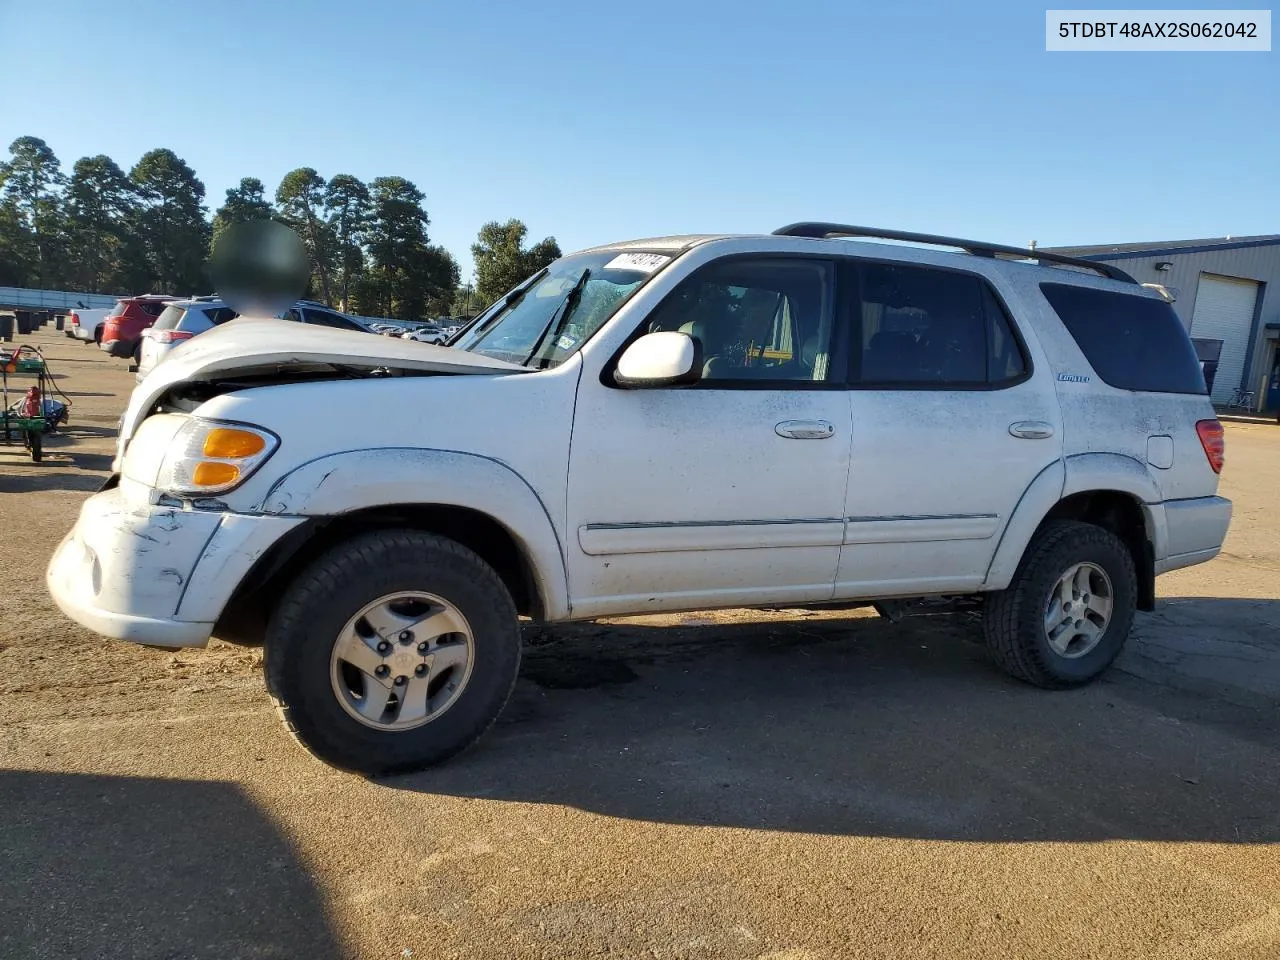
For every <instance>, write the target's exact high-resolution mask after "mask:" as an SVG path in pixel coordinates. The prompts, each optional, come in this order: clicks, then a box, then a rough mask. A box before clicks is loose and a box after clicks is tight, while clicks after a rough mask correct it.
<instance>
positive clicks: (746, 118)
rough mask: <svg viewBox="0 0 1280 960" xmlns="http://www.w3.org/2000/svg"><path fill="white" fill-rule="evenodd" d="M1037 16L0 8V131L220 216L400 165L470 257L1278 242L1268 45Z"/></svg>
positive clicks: (758, 6)
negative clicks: (1062, 25)
mask: <svg viewBox="0 0 1280 960" xmlns="http://www.w3.org/2000/svg"><path fill="white" fill-rule="evenodd" d="M1097 5H1098V4H1097V3H1096V0H1095V2H1093V3H1089V4H1080V5H1079V6H1081V7H1088V6H1097ZM1051 6H1053V7H1054V8H1059V7H1066V6H1068V5H1067V4H1064V3H1060V2H1059V3H1054V4H1051ZM1162 6H1164V7H1166V8H1168V7H1177V6H1179V5H1178V4H1169V3H1166V4H1162ZM1197 6H1198V7H1199V8H1205V7H1211V6H1214V4H1211V3H1208V2H1206V0H1201V2H1200V3H1199V4H1197ZM1217 6H1219V7H1224V8H1229V7H1231V6H1232V5H1231V4H1219V5H1217ZM1045 9H1046V4H1035V3H1029V2H1026V0H1017V2H1004V0H996V2H984V3H981V4H961V3H955V2H923V0H922V2H911V0H901V2H897V3H893V4H886V3H874V4H873V3H857V2H851V0H845V2H825V0H824V2H819V0H790V2H777V0H772V2H762V0H737V2H712V0H683V2H668V0H646V2H644V3H610V2H608V0H595V2H591V3H580V2H568V0H565V2H552V3H530V2H528V0H524V2H482V0H476V2H469V3H468V2H460V0H449V2H443V0H417V2H412V0H402V2H389V0H363V2H359V3H352V2H349V0H347V2H335V0H313V2H310V3H306V4H300V3H290V4H286V3H275V2H269V0H261V2H258V3H249V2H241V0H220V2H214V3H199V4H197V3H193V2H178V3H175V2H173V0H168V2H151V0H145V2H144V0H136V2H129V0H120V2H116V3H99V2H87V0H86V2H70V0H41V2H39V3H36V2H33V0H0V63H3V64H4V68H3V69H4V89H5V93H4V94H3V96H2V97H0V140H3V142H4V143H5V144H7V143H8V142H9V141H10V140H12V139H13V138H14V137H16V136H20V135H23V134H33V135H35V136H39V137H42V138H43V139H45V140H47V141H48V142H49V144H50V146H52V147H53V149H54V151H55V152H56V153H57V154H58V156H59V157H60V158H61V160H62V161H63V164H64V167H65V168H66V169H67V170H68V171H69V170H70V167H71V164H72V163H73V162H74V161H75V159H76V158H77V157H80V156H83V155H86V154H96V153H106V154H108V155H110V156H112V157H113V158H115V160H116V161H117V162H118V163H120V165H121V166H122V167H124V168H125V169H126V170H127V169H128V168H129V166H130V165H132V164H133V163H134V162H135V161H136V160H137V158H138V157H139V156H140V155H141V154H142V153H143V152H144V151H146V150H147V149H150V148H152V147H156V146H166V147H170V148H172V149H173V150H175V151H176V152H177V153H178V155H179V156H181V157H183V158H184V159H185V160H186V161H187V162H188V163H190V164H191V165H192V166H193V167H194V168H195V170H196V172H197V173H198V174H199V175H200V177H201V178H202V179H203V180H204V182H205V184H206V186H207V187H208V191H209V192H208V202H209V205H210V209H211V210H212V209H213V208H216V207H217V206H218V205H219V204H220V203H221V202H222V199H223V195H224V191H225V190H226V189H227V187H229V186H232V185H234V184H235V183H236V182H237V181H238V180H239V178H240V177H242V176H256V177H259V178H260V179H262V180H263V181H264V182H265V183H266V184H267V187H268V190H270V191H273V190H274V189H275V186H276V184H277V183H278V182H279V179H280V177H281V175H283V174H284V173H285V172H287V171H288V170H290V169H292V168H294V167H297V166H301V165H310V166H314V167H315V168H316V169H317V170H319V171H320V173H321V174H322V175H324V176H326V177H327V176H331V175H333V174H334V173H339V172H343V173H351V174H355V175H356V176H359V177H361V178H364V179H372V178H373V177H376V176H380V175H384V174H399V175H402V176H406V177H408V178H409V179H411V180H413V181H414V182H416V183H417V184H418V186H419V187H420V188H421V189H422V190H423V191H424V192H425V193H426V195H427V200H426V207H427V209H428V211H429V213H430V215H431V220H432V225H431V235H432V239H433V240H434V241H436V242H438V243H443V244H444V245H445V246H446V247H448V248H449V249H450V250H452V251H453V252H454V253H455V255H457V256H458V257H459V258H460V259H461V260H462V262H463V264H464V267H466V268H469V264H470V256H469V252H468V248H469V245H470V243H471V242H472V240H473V239H474V237H475V232H476V230H477V229H478V228H479V226H480V225H481V223H483V222H485V221H486V220H491V219H506V218H508V217H519V218H520V219H522V220H524V221H525V222H526V223H527V224H528V225H529V228H530V233H531V236H532V238H533V239H538V238H540V237H542V236H545V235H547V234H553V235H555V236H556V237H557V239H559V241H560V244H561V246H562V247H563V248H564V249H565V250H566V251H568V250H570V249H575V248H579V247H582V246H586V245H589V244H592V243H598V242H605V241H609V240H617V239H624V238H630V237H635V236H648V235H653V234H662V233H680V232H702V231H750V232H759V231H768V230H771V229H773V228H775V227H777V226H780V225H782V224H783V223H787V222H790V221H792V220H799V219H831V220H840V221H845V222H853V223H859V224H871V225H875V226H891V227H897V228H901V229H910V230H922V231H929V232H937V233H953V234H958V235H962V236H973V237H977V238H980V239H986V240H994V241H1002V242H1007V243H1015V244H1025V243H1026V242H1027V241H1029V240H1033V239H1034V240H1036V241H1038V242H1039V243H1040V244H1041V245H1050V244H1065V243H1073V244H1074V243H1096V242H1107V241H1128V240H1149V239H1170V238H1190V237H1201V236H1222V235H1226V234H1234V235H1242V234H1251V233H1271V232H1276V231H1280V120H1278V118H1280V52H1276V51H1273V52H1271V53H1249V54H1219V53H1213V54H1209V53H1178V54H1152V53H1134V54H1106V53H1088V54H1086V53H1052V54H1050V53H1046V52H1045V51H1044V17H1045Z"/></svg>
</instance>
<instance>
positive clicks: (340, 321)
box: [303, 310, 360, 330]
mask: <svg viewBox="0 0 1280 960" xmlns="http://www.w3.org/2000/svg"><path fill="white" fill-rule="evenodd" d="M303 313H304V314H305V315H306V318H307V323H313V324H316V325H317V326H321V327H336V328H337V329H339V330H359V329H360V328H359V327H358V326H356V325H355V324H354V323H352V322H351V321H350V320H348V319H347V318H346V317H340V316H338V314H336V313H329V312H328V311H327V310H304V311H303Z"/></svg>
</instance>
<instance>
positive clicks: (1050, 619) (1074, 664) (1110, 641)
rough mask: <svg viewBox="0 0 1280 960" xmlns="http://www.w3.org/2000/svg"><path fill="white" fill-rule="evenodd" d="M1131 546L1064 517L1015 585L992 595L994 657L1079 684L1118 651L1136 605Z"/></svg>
mask: <svg viewBox="0 0 1280 960" xmlns="http://www.w3.org/2000/svg"><path fill="white" fill-rule="evenodd" d="M1137 594H1138V580H1137V573H1136V571H1135V569H1134V564H1133V557H1132V556H1131V555H1130V553H1129V549H1128V548H1127V547H1126V546H1125V545H1124V543H1123V542H1121V540H1120V539H1119V538H1118V537H1117V536H1115V534H1113V533H1111V532H1109V531H1107V530H1104V529H1102V528H1101V527H1096V526H1093V525H1092V524H1088V523H1079V522H1076V521H1058V522H1055V523H1052V524H1050V525H1048V526H1046V527H1045V528H1044V529H1043V530H1041V531H1040V532H1039V533H1038V534H1037V535H1036V538H1035V539H1034V540H1033V541H1032V543H1031V546H1030V547H1028V549H1027V554H1026V556H1025V557H1023V559H1022V563H1021V564H1020V565H1019V567H1018V571H1017V573H1015V574H1014V577H1013V581H1012V582H1011V583H1010V584H1009V587H1008V589H1006V590H1003V591H1001V592H1000V593H997V594H994V595H993V596H992V597H990V598H989V599H988V600H987V604H986V610H985V611H984V615H983V629H984V632H985V634H986V640H987V648H988V650H989V651H990V653H991V656H992V659H994V660H995V662H996V663H997V664H998V665H999V666H1000V667H1001V668H1003V669H1004V670H1005V671H1007V672H1008V673H1010V674H1012V675H1013V676H1015V677H1017V678H1018V679H1020V680H1025V681H1027V682H1028V683H1033V684H1035V685H1036V686H1039V687H1050V688H1061V687H1073V686H1079V685H1080V684H1083V683H1088V682H1089V681H1090V680H1093V679H1094V678H1095V677H1097V676H1098V675H1099V674H1101V673H1102V672H1103V671H1104V670H1106V669H1107V667H1109V666H1110V665H1111V662H1112V661H1113V660H1115V658H1116V657H1117V656H1118V655H1119V653H1120V650H1121V649H1122V648H1123V646H1124V643H1125V640H1126V639H1128V636H1129V630H1130V628H1131V627H1132V626H1133V617H1134V613H1135V611H1136V609H1137Z"/></svg>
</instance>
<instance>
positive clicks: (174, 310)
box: [152, 305, 187, 330]
mask: <svg viewBox="0 0 1280 960" xmlns="http://www.w3.org/2000/svg"><path fill="white" fill-rule="evenodd" d="M186 312H187V308H186V307H177V306H173V305H170V306H167V307H165V308H164V310H162V311H161V312H160V316H159V317H158V318H157V319H156V322H155V323H154V324H152V326H154V327H155V328H156V329H157V330H175V329H177V326H178V324H179V323H181V322H182V317H183V316H184V315H185V314H186Z"/></svg>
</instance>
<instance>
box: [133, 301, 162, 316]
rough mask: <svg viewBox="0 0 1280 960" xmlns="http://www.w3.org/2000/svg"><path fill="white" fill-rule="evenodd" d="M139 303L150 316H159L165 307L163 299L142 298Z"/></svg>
mask: <svg viewBox="0 0 1280 960" xmlns="http://www.w3.org/2000/svg"><path fill="white" fill-rule="evenodd" d="M139 305H140V306H141V307H142V312H143V313H145V314H147V316H149V317H156V316H159V315H160V313H161V311H163V310H164V307H165V305H164V302H163V301H156V300H142V301H140V304H139Z"/></svg>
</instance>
